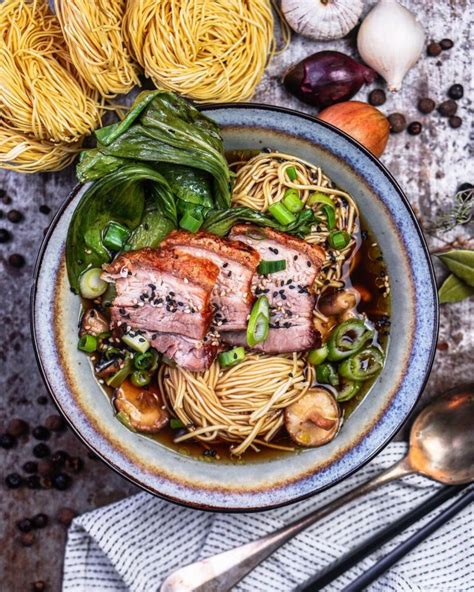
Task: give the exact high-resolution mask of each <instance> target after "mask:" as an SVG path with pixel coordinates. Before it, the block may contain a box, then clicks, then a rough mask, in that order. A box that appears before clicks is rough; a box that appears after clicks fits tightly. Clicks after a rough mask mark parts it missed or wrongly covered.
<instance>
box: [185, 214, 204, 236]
mask: <svg viewBox="0 0 474 592" xmlns="http://www.w3.org/2000/svg"><path fill="white" fill-rule="evenodd" d="M202 222H203V220H202V218H198V217H196V215H194V214H192V213H191V212H184V214H183V217H182V218H181V220H180V221H179V225H180V227H181V228H182V229H183V230H188V231H189V232H193V233H194V232H197V231H198V230H199V229H200V228H201V225H202Z"/></svg>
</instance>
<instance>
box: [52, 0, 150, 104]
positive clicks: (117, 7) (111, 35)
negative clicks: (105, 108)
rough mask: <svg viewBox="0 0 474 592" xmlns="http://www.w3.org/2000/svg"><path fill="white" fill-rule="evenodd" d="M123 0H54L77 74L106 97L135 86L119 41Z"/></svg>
mask: <svg viewBox="0 0 474 592" xmlns="http://www.w3.org/2000/svg"><path fill="white" fill-rule="evenodd" d="M125 4H126V2H125V0H95V2H90V0H55V8H56V14H57V16H58V19H59V22H60V23H61V28H62V31H63V34H64V38H65V40H66V44H67V46H68V49H69V53H70V54H71V60H72V62H73V64H74V66H75V67H76V69H77V71H78V72H79V74H80V75H81V76H82V78H84V80H85V81H86V82H88V83H89V85H90V86H91V87H92V88H95V89H97V90H98V91H99V93H100V94H101V95H102V96H103V97H106V98H111V97H114V96H116V95H117V94H123V93H127V92H129V91H130V90H131V89H132V88H133V86H134V85H136V84H139V79H138V72H137V68H136V67H135V65H134V64H133V63H132V60H131V57H130V55H129V53H128V51H127V49H126V47H125V45H124V40H123V38H122V31H121V25H122V19H123V15H124V12H125Z"/></svg>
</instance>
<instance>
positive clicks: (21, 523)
mask: <svg viewBox="0 0 474 592" xmlns="http://www.w3.org/2000/svg"><path fill="white" fill-rule="evenodd" d="M16 527H17V528H18V530H20V531H21V532H30V530H32V529H33V522H32V521H31V520H30V519H29V518H23V519H22V520H18V522H17V523H16Z"/></svg>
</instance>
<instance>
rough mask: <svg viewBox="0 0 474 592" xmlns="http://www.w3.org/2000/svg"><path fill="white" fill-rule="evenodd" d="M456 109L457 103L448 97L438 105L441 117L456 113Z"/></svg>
mask: <svg viewBox="0 0 474 592" xmlns="http://www.w3.org/2000/svg"><path fill="white" fill-rule="evenodd" d="M457 110H458V104H457V103H456V101H453V99H448V100H447V101H443V102H442V103H441V104H440V105H438V113H439V114H440V115H442V116H443V117H451V115H456V111H457Z"/></svg>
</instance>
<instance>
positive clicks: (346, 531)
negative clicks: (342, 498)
mask: <svg viewBox="0 0 474 592" xmlns="http://www.w3.org/2000/svg"><path fill="white" fill-rule="evenodd" d="M405 452H406V445H405V444H404V443H393V444H391V445H390V446H388V447H387V448H386V449H385V450H384V451H383V452H382V453H381V454H379V455H378V456H377V458H375V460H373V461H372V462H371V463H369V464H368V465H366V466H365V467H363V468H362V469H361V470H360V471H359V472H358V473H357V474H356V475H354V476H352V477H351V478H349V479H347V480H346V481H344V482H343V483H341V484H340V485H338V486H337V487H334V488H332V489H331V490H329V491H327V492H324V493H321V494H319V495H317V496H315V497H313V498H312V499H309V500H306V501H303V502H300V503H298V504H294V505H292V506H289V507H286V508H280V509H277V510H271V511H268V512H260V513H257V514H212V513H208V512H202V511H199V510H191V509H186V508H181V507H179V506H176V505H174V504H171V503H168V502H164V501H162V500H160V499H157V498H155V497H153V496H151V495H149V494H145V493H142V494H138V495H135V496H133V497H131V498H128V499H125V500H122V501H120V502H118V503H115V504H113V505H110V506H107V507H105V508H101V509H99V510H95V511H93V512H89V513H87V514H84V515H82V516H80V517H78V518H76V519H75V520H74V522H73V523H72V525H71V527H70V530H69V534H68V541H67V547H66V556H65V563H64V580H63V592H125V591H130V592H151V591H153V592H155V591H156V592H158V591H159V589H160V585H161V583H162V581H163V579H164V578H165V577H166V576H167V575H168V574H169V573H170V572H171V571H172V570H174V569H176V568H177V567H181V566H184V565H187V564H188V563H191V562H193V561H196V560H198V559H203V558H205V557H207V556H209V555H212V554H214V553H218V552H220V551H224V550H227V549H229V548H232V547H235V546H236V545H240V544H242V543H246V542H248V541H250V540H253V539H255V538H258V537H259V536H262V535H263V534H264V533H268V532H271V531H273V530H275V529H277V528H279V527H281V526H282V525H284V524H285V523H288V522H289V521H292V520H294V519H295V518H298V517H299V516H301V515H302V514H304V513H306V512H308V511H310V510H312V509H313V508H316V507H318V506H321V505H322V504H324V503H325V502H327V501H329V500H331V499H334V498H335V497H338V496H339V495H341V494H342V493H345V492H346V491H348V490H350V489H351V488H353V487H355V486H357V485H358V484H359V483H362V482H363V481H365V480H367V479H369V478H371V477H373V476H374V475H376V474H377V473H379V472H380V471H381V470H382V469H385V468H387V467H389V466H390V465H392V464H393V463H395V462H396V461H397V460H399V459H400V458H401V457H402V456H403V454H405ZM437 487H438V485H436V484H434V483H433V482H432V481H430V480H428V479H425V478H423V477H418V476H411V477H407V478H405V479H403V480H402V481H399V482H396V483H392V484H390V485H387V486H384V487H382V488H380V489H378V490H376V491H374V492H372V493H371V494H369V495H367V496H365V497H363V498H361V499H359V500H357V501H355V502H353V503H352V504H349V505H347V506H345V507H343V508H342V509H340V510H339V511H337V512H335V513H334V514H332V515H331V516H328V517H327V518H325V519H324V520H322V521H321V522H318V523H317V524H315V525H314V526H313V527H312V528H310V529H308V530H306V531H305V532H303V533H301V534H300V535H298V536H297V537H296V538H295V539H293V540H292V541H291V542H290V543H288V544H287V545H285V546H284V547H282V548H281V549H279V550H278V551H277V552H276V553H275V554H274V555H273V556H272V557H270V558H269V559H268V560H267V561H265V562H264V563H263V564H261V565H260V566H259V567H258V568H257V569H255V570H254V571H253V572H252V573H251V574H249V575H248V576H247V577H246V578H245V579H244V580H242V582H241V583H240V584H239V585H238V586H237V587H236V588H234V590H235V591H237V592H268V591H271V592H289V591H291V590H293V589H294V587H295V586H296V585H297V584H299V583H301V582H303V581H304V580H306V579H307V578H308V577H309V576H312V575H313V574H314V573H315V572H317V571H318V570H320V569H321V568H323V567H324V566H326V565H327V564H329V563H331V562H332V561H334V560H335V559H336V558H338V557H340V556H341V555H342V554H343V553H345V552H346V551H347V550H348V549H350V548H351V547H353V546H354V545H357V544H359V543H361V542H362V541H363V540H364V538H366V537H367V535H369V534H370V533H373V532H374V531H376V530H378V529H380V528H382V527H384V526H386V525H388V524H391V523H393V522H395V521H396V520H397V519H398V518H399V517H400V516H402V515H403V514H404V513H406V512H407V511H408V510H409V509H411V508H413V507H415V506H417V505H419V504H421V503H422V502H423V500H424V499H426V498H427V497H429V496H430V495H432V494H433V493H434V492H435V491H436V489H437ZM447 503H448V504H449V503H452V500H451V501H450V502H447ZM437 511H438V512H439V511H440V510H437ZM433 515H434V514H432V515H431V516H430V517H429V518H426V519H425V520H423V521H420V522H418V523H417V524H415V525H413V526H412V527H410V528H409V529H408V530H407V531H406V532H405V533H404V534H402V535H400V536H398V537H397V538H396V539H394V540H393V541H391V542H390V543H387V545H385V546H384V547H383V548H381V549H379V551H378V552H377V553H374V555H372V556H371V557H370V558H368V559H366V560H364V561H363V562H362V563H360V564H359V565H357V566H356V567H354V568H353V569H352V570H351V571H350V572H348V573H346V574H344V575H343V576H341V577H340V578H339V579H338V580H336V582H334V583H333V584H331V585H329V586H328V587H327V588H325V590H327V591H328V592H329V591H331V592H336V591H340V590H342V589H343V588H344V587H345V586H346V585H347V584H348V583H349V582H350V581H352V580H353V579H354V578H355V577H357V576H358V575H359V574H360V573H361V572H362V571H363V570H366V569H367V568H368V567H370V565H372V564H373V563H374V562H375V561H376V559H377V558H380V557H382V556H383V555H384V554H385V553H387V552H388V551H390V550H391V549H392V548H393V547H394V546H395V545H397V544H399V543H400V542H401V541H402V540H403V539H404V538H406V536H407V535H409V534H411V533H413V532H415V531H416V530H417V529H418V528H419V527H420V525H421V524H423V523H425V522H427V521H428V520H430V519H431V518H432V517H433ZM473 518H474V509H473V508H472V506H471V507H468V508H466V509H465V510H464V511H463V512H461V513H460V514H458V515H457V516H456V517H455V518H453V519H452V520H451V521H450V522H449V524H446V525H444V526H443V527H442V528H441V529H440V530H438V531H437V532H436V533H435V534H433V535H432V536H431V537H430V538H429V539H427V540H426V541H424V543H422V544H421V545H420V546H418V547H417V548H416V549H415V550H414V551H413V552H412V553H410V554H409V555H408V556H406V557H405V558H404V559H403V560H402V561H400V562H399V563H398V564H397V565H395V566H394V568H392V569H391V570H390V571H389V572H388V573H386V574H385V575H384V576H382V577H381V578H380V579H379V580H378V581H377V582H375V583H374V584H372V585H371V587H370V588H369V590H370V592H463V591H466V592H467V591H472V590H474V551H473V550H474V536H473V534H474V528H473V524H474V521H473ZM183 592H187V591H184V590H183Z"/></svg>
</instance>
